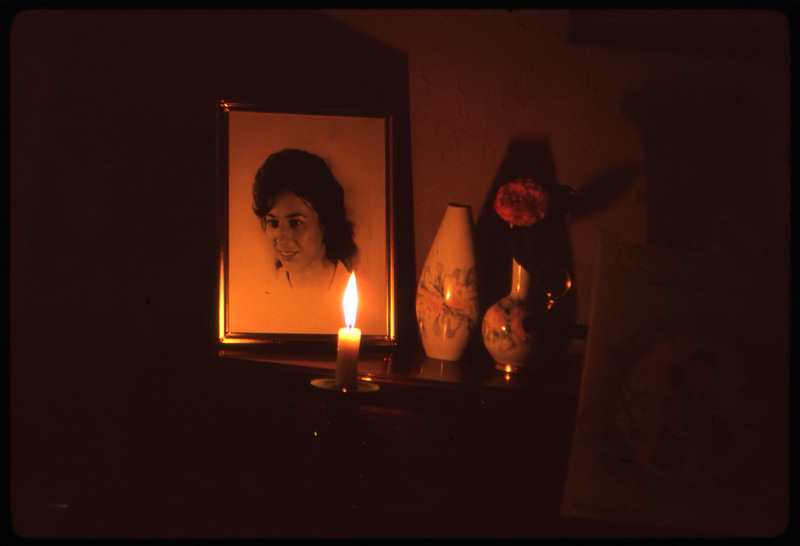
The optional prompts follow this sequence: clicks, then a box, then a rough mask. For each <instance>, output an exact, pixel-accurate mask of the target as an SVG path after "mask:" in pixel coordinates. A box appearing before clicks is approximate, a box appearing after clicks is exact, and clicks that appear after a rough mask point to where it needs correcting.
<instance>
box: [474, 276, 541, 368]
mask: <svg viewBox="0 0 800 546" xmlns="http://www.w3.org/2000/svg"><path fill="white" fill-rule="evenodd" d="M529 285H530V274H529V273H528V272H527V271H526V270H525V268H524V267H522V266H521V265H520V264H519V263H517V261H516V260H512V269H511V291H510V292H509V294H508V295H507V296H506V297H504V298H502V299H501V300H499V301H498V302H496V303H495V304H493V305H492V306H491V307H489V309H487V311H486V314H485V315H484V316H483V324H482V327H481V334H482V336H483V343H484V345H485V346H486V350H488V351H489V354H490V355H492V358H493V359H494V361H495V364H496V367H497V368H499V369H504V370H506V371H515V370H516V369H517V368H520V367H522V366H524V365H525V364H526V363H527V361H528V357H529V356H530V354H531V352H532V351H533V341H534V339H535V336H534V335H533V334H532V333H530V332H526V331H525V328H524V326H523V321H524V320H525V318H527V317H529V316H530V315H531V313H530V310H529V308H528V305H527V303H526V301H525V299H526V297H527V295H528V287H529ZM509 367H510V368H509Z"/></svg>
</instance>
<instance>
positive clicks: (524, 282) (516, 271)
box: [509, 258, 531, 298]
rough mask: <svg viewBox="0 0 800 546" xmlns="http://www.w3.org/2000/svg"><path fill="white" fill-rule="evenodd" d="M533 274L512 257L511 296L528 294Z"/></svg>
mask: <svg viewBox="0 0 800 546" xmlns="http://www.w3.org/2000/svg"><path fill="white" fill-rule="evenodd" d="M530 282H531V275H530V273H528V271H527V270H526V269H525V268H524V267H522V266H521V265H520V264H519V262H517V260H515V259H513V258H512V259H511V292H510V293H509V296H514V297H518V298H525V297H527V296H528V285H530Z"/></svg>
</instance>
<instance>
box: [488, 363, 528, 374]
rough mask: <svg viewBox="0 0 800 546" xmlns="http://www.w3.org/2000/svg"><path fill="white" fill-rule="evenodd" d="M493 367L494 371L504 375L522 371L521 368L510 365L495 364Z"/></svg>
mask: <svg viewBox="0 0 800 546" xmlns="http://www.w3.org/2000/svg"><path fill="white" fill-rule="evenodd" d="M494 367H495V369H496V370H500V371H501V372H506V373H516V372H518V371H520V370H521V369H522V366H512V365H511V364H501V363H500V362H495V363H494Z"/></svg>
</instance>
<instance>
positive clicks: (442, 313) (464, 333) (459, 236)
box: [416, 203, 478, 361]
mask: <svg viewBox="0 0 800 546" xmlns="http://www.w3.org/2000/svg"><path fill="white" fill-rule="evenodd" d="M416 312H417V324H418V326H419V333H420V338H421V340H422V347H423V349H424V350H425V354H426V355H427V357H428V358H432V359H437V360H454V361H455V360H458V359H460V358H461V355H462V353H463V352H464V349H465V347H466V345H467V342H468V341H469V337H470V335H471V334H472V332H473V331H475V328H476V325H477V322H478V290H477V278H476V275H475V253H474V247H473V241H472V211H471V209H470V207H469V206H468V205H462V204H459V203H450V204H448V205H447V209H446V210H445V213H444V217H443V218H442V222H441V224H440V225H439V230H438V231H437V232H436V236H435V237H434V240H433V244H432V245H431V248H430V251H429V252H428V257H427V259H426V260H425V264H424V265H423V268H422V275H421V276H420V280H419V284H418V286H417V299H416Z"/></svg>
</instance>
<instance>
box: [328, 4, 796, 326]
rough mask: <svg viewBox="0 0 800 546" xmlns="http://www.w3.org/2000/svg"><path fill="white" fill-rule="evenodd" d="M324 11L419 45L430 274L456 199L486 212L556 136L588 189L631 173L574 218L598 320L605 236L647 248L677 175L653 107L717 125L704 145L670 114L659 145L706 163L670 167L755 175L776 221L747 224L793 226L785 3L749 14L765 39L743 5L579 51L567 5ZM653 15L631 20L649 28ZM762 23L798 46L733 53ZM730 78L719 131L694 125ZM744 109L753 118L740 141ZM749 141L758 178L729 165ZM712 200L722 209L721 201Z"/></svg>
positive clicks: (566, 180) (580, 261)
mask: <svg viewBox="0 0 800 546" xmlns="http://www.w3.org/2000/svg"><path fill="white" fill-rule="evenodd" d="M327 13H328V14H330V15H331V16H333V17H334V18H336V19H338V20H340V21H342V22H344V23H346V24H348V25H350V26H352V27H353V28H356V29H359V30H361V31H363V32H364V33H366V34H368V35H370V36H372V37H375V38H376V39H379V40H381V41H383V42H385V43H387V44H388V45H390V46H392V47H394V48H396V49H398V50H401V51H404V52H406V53H407V54H408V64H409V86H410V89H409V96H410V114H411V152H412V170H413V173H412V174H413V192H414V221H415V226H414V230H415V245H416V248H415V251H416V267H417V275H418V276H419V272H420V270H421V268H422V265H423V263H424V261H425V257H426V254H427V252H428V249H429V247H430V244H431V242H432V241H433V237H434V235H435V233H436V229H437V227H438V223H439V221H440V219H441V217H442V215H443V212H444V209H445V207H446V205H447V203H448V202H450V201H457V202H462V203H465V204H468V205H470V206H471V207H472V210H473V212H474V214H476V215H477V213H478V211H480V210H481V208H482V207H483V206H484V203H485V201H486V200H487V199H490V198H492V197H493V196H492V195H489V190H490V187H491V185H492V181H493V180H494V178H495V176H496V174H497V172H498V168H499V167H500V165H501V162H502V160H503V158H504V154H505V153H506V151H507V148H508V146H509V143H510V142H511V141H512V140H513V139H515V138H538V139H543V140H546V141H548V142H549V144H550V147H551V151H552V156H553V157H552V159H553V164H554V168H555V172H556V176H557V180H558V182H559V183H560V184H566V185H569V186H572V187H573V188H575V189H576V190H579V191H580V190H581V188H584V187H585V186H586V184H587V182H589V181H592V180H595V179H597V178H602V177H603V176H604V175H608V174H609V173H614V172H620V170H621V171H622V172H625V173H626V176H627V177H628V178H629V179H630V180H628V182H629V184H628V186H627V188H626V190H625V191H624V192H623V193H622V194H621V195H619V196H618V199H616V200H615V201H614V202H612V203H610V204H608V206H607V207H606V208H604V209H603V210H599V211H597V212H595V213H594V214H591V215H587V216H584V217H582V218H579V219H575V220H574V221H573V222H571V225H570V239H571V244H572V251H573V259H574V267H575V277H576V278H575V284H574V287H575V290H576V291H577V314H576V320H577V322H579V323H586V322H587V321H588V320H589V314H590V303H591V287H592V282H593V278H594V273H595V270H596V264H597V260H598V255H599V250H600V246H601V244H602V243H603V242H605V241H610V242H626V243H646V242H648V205H647V199H646V192H647V189H648V182H649V180H650V179H652V178H653V177H658V176H662V175H663V173H665V172H666V170H667V169H665V168H662V167H663V166H661V165H659V164H658V162H656V161H654V160H652V158H648V157H646V153H645V149H644V146H643V143H642V134H643V131H646V130H648V128H647V127H645V126H644V124H645V123H646V122H645V121H643V119H644V118H648V116H651V117H652V116H653V115H655V114H654V113H653V112H652V111H650V112H648V110H649V109H652V110H661V115H662V116H663V119H670V118H672V117H673V116H674V117H675V118H680V119H685V120H688V121H687V122H686V123H685V124H684V126H685V129H686V130H688V131H691V132H697V131H695V129H697V130H698V131H699V132H705V134H703V135H702V138H699V139H697V140H699V142H698V141H696V140H693V139H692V134H681V132H680V130H678V131H677V133H676V134H667V132H665V131H661V129H660V127H661V125H663V119H662V120H661V121H660V122H656V123H650V128H649V129H650V134H655V136H654V137H653V138H654V140H655V142H656V143H657V144H658V146H659V148H660V149H667V148H668V147H669V146H678V145H680V142H677V143H674V142H668V141H669V140H670V139H672V140H676V139H677V141H682V140H683V138H684V137H685V138H686V139H688V141H689V142H691V143H692V145H693V146H694V145H695V144H697V145H698V146H697V152H696V153H698V154H700V155H701V157H700V158H699V159H698V162H699V163H702V168H700V167H699V166H698V165H697V164H693V163H692V162H690V161H689V160H687V159H686V157H684V156H679V155H678V154H675V161H674V163H673V164H672V165H671V166H669V169H668V170H669V171H670V172H669V174H670V175H671V176H672V175H674V176H677V177H684V178H686V179H687V180H691V181H692V182H691V183H692V184H694V183H695V182H696V181H697V179H698V177H699V176H700V175H699V174H698V173H699V172H700V171H702V172H703V173H705V174H704V175H703V176H708V177H715V176H716V175H717V174H719V177H720V178H721V180H717V181H715V183H717V184H719V185H720V187H722V188H726V187H730V185H732V184H736V185H738V186H739V187H742V188H744V187H747V188H752V186H753V185H755V186H756V188H755V191H756V192H759V193H767V194H768V195H770V196H771V197H770V198H769V204H768V205H765V206H766V208H767V209H769V210H770V211H771V212H770V213H769V214H768V216H770V217H771V218H772V219H773V220H772V221H766V223H765V222H762V224H761V225H758V226H750V228H752V231H753V233H751V235H752V236H753V237H755V238H756V239H758V240H759V241H760V240H761V239H763V238H765V237H768V236H769V233H771V230H772V229H774V224H773V223H771V222H781V221H788V212H789V211H788V194H789V165H788V146H789V102H790V101H789V92H790V89H789V68H788V62H786V60H785V59H786V57H785V56H783V53H786V52H788V27H787V25H786V20H785V19H784V18H783V16H782V15H781V14H779V13H776V12H763V13H762V12H754V13H750V14H749V15H748V21H758V22H759V24H760V25H762V26H760V27H758V30H759V31H760V32H761V33H762V34H759V35H757V36H756V37H755V38H752V36H753V35H754V32H753V29H751V28H745V27H742V26H741V25H742V22H741V21H742V14H741V13H735V12H719V13H718V15H719V16H718V17H716V16H715V15H717V14H713V13H712V14H709V17H707V18H705V19H704V22H703V21H701V23H702V24H695V26H696V27H698V28H697V29H696V30H695V31H693V34H691V36H690V38H691V39H692V43H691V44H688V41H687V39H686V37H685V36H684V37H683V38H681V37H676V38H675V43H670V41H669V38H667V39H666V40H662V42H661V43H660V44H657V45H655V46H653V47H601V46H603V44H602V43H599V44H594V45H581V44H579V43H577V42H576V41H575V40H570V39H569V32H570V17H571V12H570V11H569V10H513V11H511V10H498V9H490V10H478V9H459V10H330V11H328V12H327ZM683 16H684V17H686V18H688V20H689V21H690V23H691V22H692V17H696V15H695V14H694V13H692V12H691V10H690V11H688V12H685V13H684V15H683ZM670 17H673V18H674V16H673V15H670ZM654 18H655V19H657V17H654ZM648 19H649V18H648ZM645 23H648V21H647V20H644V21H640V22H638V23H637V22H634V23H632V24H633V25H636V24H640V25H641V27H640V28H644V29H646V28H647V27H646V26H645V25H644V24H645ZM676 24H677V25H678V27H676V28H685V27H686V26H687V25H688V23H686V24H682V23H681V22H678V23H676ZM704 25H710V26H708V28H710V29H711V32H706V30H707V28H706V26H704ZM737 25H738V26H737ZM689 26H690V27H691V25H689ZM656 28H658V27H656ZM719 29H726V30H725V31H724V32H723V31H721V30H719ZM763 29H767V30H766V31H765V30H763ZM645 32H646V31H645ZM721 32H722V33H723V34H724V35H723V34H721ZM765 32H766V33H771V34H772V35H773V36H775V35H778V36H785V37H786V42H785V43H786V44H787V45H786V47H785V48H783V49H785V51H783V52H778V53H779V54H776V58H766V57H769V55H767V56H766V57H765V56H760V57H759V56H754V55H747V54H742V51H743V50H744V51H746V50H747V48H746V47H744V46H742V47H741V48H738V51H733V52H732V51H731V47H730V44H731V43H738V42H740V40H738V38H737V34H736V33H741V35H742V36H743V39H744V38H747V39H754V40H758V39H763V36H762V35H763V33H765ZM725 33H727V34H725ZM731 36H733V38H731ZM760 37H761V38H760ZM665 44H666V46H667V47H665ZM687 44H688V45H687ZM776 59H777V60H776ZM659 88H660V89H663V90H664V91H663V96H661V97H659V98H658V100H656V98H654V97H656V96H657V95H658V92H657V91H654V89H659ZM673 88H675V89H677V90H676V91H674V92H673V90H672V89H673ZM720 88H724V89H726V90H727V91H726V96H724V97H720V99H719V101H718V102H719V103H720V104H721V106H720V107H719V112H720V113H719V115H720V116H721V117H722V118H723V119H722V120H721V122H720V123H719V124H718V126H717V127H714V126H711V127H709V126H706V125H705V123H706V121H707V120H705V119H703V120H701V121H697V122H696V123H697V125H698V127H695V126H694V125H693V122H692V120H697V119H699V118H702V116H703V112H704V111H706V110H708V105H709V104H712V105H713V104H714V103H715V100H716V99H715V97H714V94H715V93H716V92H717V91H716V90H717V89H720ZM680 90H683V91H680ZM707 90H709V91H707ZM637 97H638V98H637ZM637 101H638V104H639V108H640V111H638V112H628V111H626V107H625V105H626V104H628V103H631V102H633V103H636V102H637ZM732 119H733V120H742V121H741V122H740V123H739V125H738V129H737V131H735V132H736V134H735V135H733V136H732V135H731V131H730V128H729V127H728V124H729V123H733V122H731V121H730V120H732ZM711 121H712V122H713V120H711ZM653 125H658V128H656V129H654V128H653ZM732 139H733V140H734V141H735V145H734V146H733V147H732V146H731V140H732ZM737 147H738V148H740V149H738V150H735V149H734V148H737ZM742 150H745V151H746V153H747V154H748V155H749V154H752V157H753V159H752V164H754V165H757V166H756V167H754V169H753V170H752V173H751V177H750V178H749V179H747V180H735V179H731V178H730V176H731V175H732V172H733V173H736V172H738V173H741V172H742V170H743V169H741V168H738V167H737V166H735V165H736V163H737V159H736V157H731V154H734V155H735V154H740V152H741V151H742ZM698 162H695V163H698ZM732 165H734V166H732ZM733 176H734V177H735V176H736V175H735V174H733ZM724 178H727V180H724ZM701 183H702V181H701ZM759 186H760V188H759ZM723 191H724V190H723ZM743 191H747V190H743ZM651 206H652V204H651ZM702 206H704V207H707V209H708V210H709V211H713V210H714V209H715V208H716V204H715V203H714V202H707V203H703V204H702ZM675 214H676V215H678V216H680V214H682V211H680V210H678V211H675ZM745 214H746V213H745ZM767 224H768V225H767ZM759 238H760V239H759ZM499 244H502V242H499Z"/></svg>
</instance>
